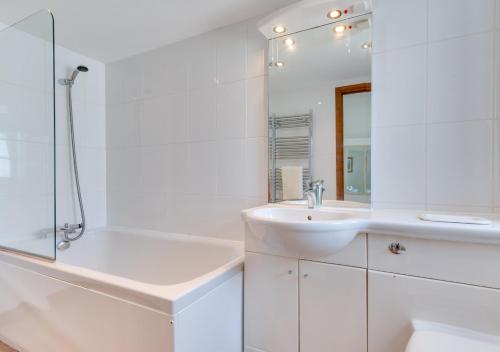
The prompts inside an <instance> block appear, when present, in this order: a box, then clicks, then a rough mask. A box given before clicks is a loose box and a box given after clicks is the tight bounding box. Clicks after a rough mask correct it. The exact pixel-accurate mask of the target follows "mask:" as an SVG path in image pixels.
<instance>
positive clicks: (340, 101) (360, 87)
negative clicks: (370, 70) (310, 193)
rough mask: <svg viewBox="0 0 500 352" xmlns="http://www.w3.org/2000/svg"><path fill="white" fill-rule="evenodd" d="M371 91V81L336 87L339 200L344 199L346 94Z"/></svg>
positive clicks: (336, 149) (336, 150) (336, 148)
mask: <svg viewBox="0 0 500 352" xmlns="http://www.w3.org/2000/svg"><path fill="white" fill-rule="evenodd" d="M371 91H372V84H371V83H358V84H351V85H348V86H341V87H335V141H336V142H335V144H336V147H335V154H336V159H337V160H336V169H337V200H344V95H348V94H356V93H363V92H371Z"/></svg>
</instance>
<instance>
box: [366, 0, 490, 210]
mask: <svg viewBox="0 0 500 352" xmlns="http://www.w3.org/2000/svg"><path fill="white" fill-rule="evenodd" d="M373 29H374V32H373V51H374V56H373V124H374V129H373V182H372V184H373V202H374V206H375V207H376V208H386V207H390V208H418V209H429V210H449V211H455V210H456V211H481V212H492V211H494V210H496V211H497V212H498V211H499V209H500V158H499V155H500V152H499V150H500V146H499V139H500V128H499V124H500V120H499V118H500V1H499V0H483V1H481V2H480V4H478V2H471V1H465V0H453V1H451V0H428V1H422V0H406V1H400V0H375V1H374V19H373Z"/></svg>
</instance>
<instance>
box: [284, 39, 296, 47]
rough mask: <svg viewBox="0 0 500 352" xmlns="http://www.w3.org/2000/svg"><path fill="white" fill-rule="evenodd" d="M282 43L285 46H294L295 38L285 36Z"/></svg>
mask: <svg viewBox="0 0 500 352" xmlns="http://www.w3.org/2000/svg"><path fill="white" fill-rule="evenodd" d="M283 44H285V45H286V46H294V45H295V40H293V39H292V38H286V39H285V40H283Z"/></svg>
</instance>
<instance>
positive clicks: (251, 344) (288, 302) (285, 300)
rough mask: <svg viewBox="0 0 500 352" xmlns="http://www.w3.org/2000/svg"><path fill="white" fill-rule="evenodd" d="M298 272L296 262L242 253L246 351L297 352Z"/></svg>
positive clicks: (288, 259) (276, 257) (295, 260)
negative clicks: (243, 254) (243, 261)
mask: <svg viewBox="0 0 500 352" xmlns="http://www.w3.org/2000/svg"><path fill="white" fill-rule="evenodd" d="M298 269H299V267H298V260H297V259H290V258H283V257H278V256H270V255H265V254H257V253H252V252H246V254H245V351H246V352H250V351H261V352H298V350H299V346H298V344H299V317H298V306H299V302H298V293H299V292H298V289H299V283H298V281H299V280H298Z"/></svg>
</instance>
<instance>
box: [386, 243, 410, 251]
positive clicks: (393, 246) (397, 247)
mask: <svg viewBox="0 0 500 352" xmlns="http://www.w3.org/2000/svg"><path fill="white" fill-rule="evenodd" d="M388 248H389V251H390V252H391V253H392V254H403V253H404V252H406V247H405V246H403V245H402V244H400V243H399V242H392V243H391V244H390V245H389V247H388Z"/></svg>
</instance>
